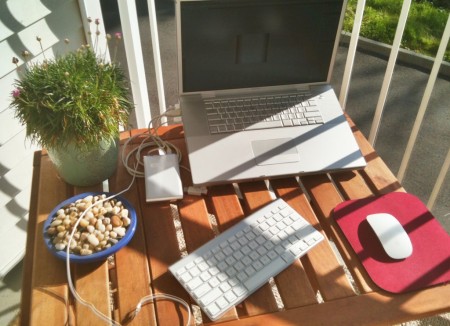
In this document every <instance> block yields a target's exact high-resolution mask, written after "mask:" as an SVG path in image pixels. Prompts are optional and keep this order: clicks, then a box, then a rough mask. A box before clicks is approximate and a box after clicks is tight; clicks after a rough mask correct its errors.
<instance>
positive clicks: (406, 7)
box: [369, 0, 411, 146]
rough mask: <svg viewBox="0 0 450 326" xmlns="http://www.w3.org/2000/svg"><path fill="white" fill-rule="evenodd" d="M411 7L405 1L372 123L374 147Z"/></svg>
mask: <svg viewBox="0 0 450 326" xmlns="http://www.w3.org/2000/svg"><path fill="white" fill-rule="evenodd" d="M410 7H411V0H404V1H403V6H402V11H401V12H400V17H399V20H398V25H397V30H396V32H395V37H394V43H393V44H392V49H391V54H390V56H389V61H388V65H387V69H386V73H385V75H384V80H383V85H382V86H381V92H380V97H379V98H378V104H377V108H376V110H375V116H374V118H373V121H372V127H371V129H370V134H369V142H370V144H371V145H372V146H374V145H375V141H376V138H377V135H378V129H379V127H380V122H381V117H382V115H383V110H384V105H385V104H386V98H387V94H388V91H389V85H390V84H391V80H392V74H393V73H394V68H395V62H396V61H397V56H398V52H399V50H400V43H401V41H402V36H403V32H404V30H405V25H406V20H407V18H408V13H409V8H410Z"/></svg>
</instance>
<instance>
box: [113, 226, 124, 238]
mask: <svg viewBox="0 0 450 326" xmlns="http://www.w3.org/2000/svg"><path fill="white" fill-rule="evenodd" d="M113 230H114V231H115V232H116V233H117V235H118V236H120V237H123V236H124V235H125V232H126V230H125V228H123V227H118V228H113Z"/></svg>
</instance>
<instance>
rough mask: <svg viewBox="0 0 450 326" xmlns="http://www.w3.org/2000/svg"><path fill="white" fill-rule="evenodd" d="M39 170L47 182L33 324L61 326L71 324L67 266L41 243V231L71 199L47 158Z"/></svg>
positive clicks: (38, 230)
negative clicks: (60, 207) (56, 209)
mask: <svg viewBox="0 0 450 326" xmlns="http://www.w3.org/2000/svg"><path fill="white" fill-rule="evenodd" d="M42 163H43V164H42ZM40 167H41V176H40V180H45V182H41V183H40V184H39V185H40V187H39V194H38V198H39V201H38V210H37V213H38V215H37V217H36V218H37V219H36V221H37V223H36V229H35V230H34V232H35V241H34V248H33V249H34V250H33V256H34V259H33V273H32V293H31V317H30V323H31V324H34V325H43V324H54V325H56V324H59V325H62V324H64V323H66V322H68V317H69V311H70V306H69V297H68V286H67V284H66V274H65V263H64V262H63V261H62V260H60V259H58V258H56V257H55V256H53V255H52V254H51V253H50V251H49V250H48V249H47V247H46V246H45V244H44V241H43V240H42V232H43V226H44V222H45V220H46V219H47V217H48V214H50V212H51V211H52V210H53V208H54V207H55V206H56V205H57V204H59V203H60V202H62V201H63V200H65V199H66V198H67V197H68V196H66V194H67V186H66V184H65V183H64V182H63V181H62V180H61V179H60V178H59V177H58V176H57V174H56V172H55V171H54V168H53V166H52V165H51V164H50V163H49V158H48V156H44V157H43V158H42V162H41V166H40ZM49 312H52V313H51V314H50V313H49Z"/></svg>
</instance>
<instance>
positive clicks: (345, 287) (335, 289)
mask: <svg viewBox="0 0 450 326" xmlns="http://www.w3.org/2000/svg"><path fill="white" fill-rule="evenodd" d="M271 184H272V187H273V188H274V189H275V191H276V192H277V194H278V195H279V196H282V197H284V198H285V200H286V201H287V203H288V204H290V205H291V206H292V207H293V208H294V209H296V210H297V211H298V212H299V213H300V214H301V215H302V216H303V217H304V218H305V219H306V220H307V221H309V222H310V223H311V224H312V225H313V226H315V227H316V228H317V229H318V230H319V231H322V227H321V226H320V223H319V221H318V219H317V217H316V215H315V214H314V211H313V210H312V207H311V206H310V204H309V202H308V200H307V199H306V197H305V195H304V194H303V191H302V190H301V189H300V187H299V185H298V183H297V182H296V180H295V179H293V178H290V179H279V180H277V179H274V180H272V181H271ZM301 261H302V262H303V264H304V266H305V268H306V269H307V271H308V269H309V270H310V272H309V274H310V275H311V276H310V279H312V280H313V281H314V283H315V284H316V286H317V288H318V289H319V290H320V293H321V295H322V297H323V299H324V300H334V299H337V298H342V297H347V296H352V295H355V293H354V291H353V288H352V286H351V284H350V282H349V280H348V279H347V277H346V275H345V272H344V270H343V269H342V266H341V265H340V263H339V261H338V260H337V258H336V254H335V253H334V251H333V249H332V248H331V246H330V244H329V242H328V241H322V242H321V243H319V244H318V245H317V246H316V247H314V248H313V249H312V250H311V251H309V252H308V253H307V254H306V255H305V256H304V257H302V258H301Z"/></svg>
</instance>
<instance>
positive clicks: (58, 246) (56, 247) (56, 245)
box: [55, 242, 66, 250]
mask: <svg viewBox="0 0 450 326" xmlns="http://www.w3.org/2000/svg"><path fill="white" fill-rule="evenodd" d="M65 248H66V245H65V244H64V243H63V242H59V243H57V244H55V249H56V250H64V249H65Z"/></svg>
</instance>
